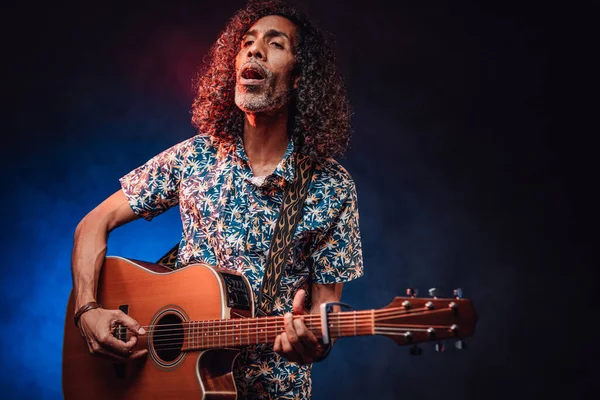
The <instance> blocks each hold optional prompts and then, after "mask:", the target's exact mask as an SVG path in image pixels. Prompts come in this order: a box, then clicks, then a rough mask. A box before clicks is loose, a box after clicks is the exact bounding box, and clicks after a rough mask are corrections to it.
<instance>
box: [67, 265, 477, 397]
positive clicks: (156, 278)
mask: <svg viewBox="0 0 600 400" xmlns="http://www.w3.org/2000/svg"><path fill="white" fill-rule="evenodd" d="M456 294H457V295H456V296H455V297H453V298H448V299H441V298H436V297H432V298H419V297H416V296H415V294H414V293H413V294H412V296H411V295H409V296H406V297H396V298H395V299H394V300H393V301H392V302H391V303H390V304H389V305H388V306H386V307H383V308H381V309H372V310H360V311H353V310H350V311H343V310H342V311H335V312H334V311H331V310H330V309H323V310H322V312H321V313H320V314H310V315H303V316H295V318H303V319H304V322H305V324H306V326H307V327H308V328H309V329H310V330H311V331H312V332H313V333H314V334H315V335H316V336H317V337H318V338H320V339H322V340H326V341H328V340H331V339H334V338H342V337H351V336H359V335H383V336H387V337H389V338H390V339H392V340H394V341H395V342H396V343H398V344H400V345H409V346H411V347H410V348H411V352H412V353H413V354H418V353H419V347H417V344H418V343H421V342H435V346H436V349H437V350H442V347H443V344H442V343H443V342H445V341H447V340H449V339H452V340H455V341H456V344H457V347H459V348H460V347H463V346H464V342H463V341H462V340H463V339H464V338H466V337H469V336H472V335H473V334H474V331H475V324H476V321H477V315H476V313H475V310H474V307H473V305H472V303H471V301H470V300H467V299H464V298H462V297H461V295H460V293H456ZM97 301H98V302H99V303H100V304H102V306H103V307H104V308H106V309H120V310H122V311H123V312H124V313H126V314H128V315H130V316H131V317H132V318H134V319H135V320H136V321H138V322H139V323H140V324H141V325H142V326H143V327H144V328H145V329H146V331H147V333H146V335H144V336H141V337H140V341H139V342H138V344H137V346H136V349H140V348H142V349H143V348H147V349H148V356H147V357H144V358H143V359H141V360H135V361H130V362H126V363H114V362H112V361H109V360H106V359H103V358H100V357H94V356H92V355H90V353H89V350H88V347H87V344H86V342H85V339H84V338H83V337H82V336H81V334H80V332H79V330H78V329H77V327H76V326H75V324H74V323H73V308H74V304H73V293H71V295H70V296H69V301H68V305H67V313H66V319H65V330H64V343H63V360H62V377H63V378H62V379H63V381H62V385H63V395H64V398H65V399H66V400H70V399H82V398H85V399H90V400H93V399H103V400H105V399H111V400H116V399H147V398H161V399H191V398H194V399H236V398H237V393H236V387H235V382H234V379H233V372H232V370H233V364H234V362H235V359H236V357H237V355H238V353H239V348H240V347H241V346H246V345H251V344H260V343H270V344H272V343H274V341H275V337H276V336H277V334H279V333H280V332H282V331H283V330H284V321H283V316H268V317H254V315H255V310H254V301H253V296H252V290H251V287H250V284H249V282H248V281H247V279H246V278H245V277H244V276H243V275H240V274H237V273H235V272H233V271H229V270H224V269H219V268H215V267H213V266H210V265H207V264H201V263H198V264H191V265H188V266H186V267H184V268H180V269H177V270H170V269H167V268H166V267H164V266H162V265H160V264H153V263H147V262H143V261H137V260H132V259H126V258H122V257H115V256H110V257H107V258H106V261H105V264H104V267H103V268H102V272H101V274H100V279H99V284H98V293H97ZM113 334H114V335H115V337H117V338H118V339H120V340H123V341H127V340H128V337H129V335H130V333H129V331H128V330H127V329H126V328H125V327H118V328H117V329H116V330H115V331H114V332H113Z"/></svg>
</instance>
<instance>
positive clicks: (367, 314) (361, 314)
mask: <svg viewBox="0 0 600 400" xmlns="http://www.w3.org/2000/svg"><path fill="white" fill-rule="evenodd" d="M374 311H375V315H376V317H377V319H382V318H395V317H397V316H403V315H413V316H418V315H424V314H426V313H438V312H447V311H448V309H446V308H443V309H436V310H429V309H427V308H418V309H412V310H403V309H392V310H374ZM371 314H372V312H371V311H367V310H364V311H357V312H356V314H355V313H354V312H351V311H347V312H342V313H334V314H329V316H328V319H329V321H333V320H338V321H339V320H340V319H345V320H350V321H353V320H354V319H355V318H357V317H358V318H368V319H372V315H371ZM282 318H283V316H276V317H267V318H264V317H260V318H239V319H238V318H234V319H211V320H198V321H182V322H179V323H174V324H154V325H143V326H142V328H144V329H146V330H148V329H152V328H155V327H157V326H160V327H167V326H174V327H178V326H180V325H182V324H190V323H203V324H210V323H213V324H225V321H250V322H249V323H255V321H258V323H264V324H270V323H273V322H276V321H279V320H281V319H282ZM294 318H296V319H297V318H302V319H304V321H305V323H306V322H307V321H306V320H308V322H309V323H310V322H314V323H318V324H320V323H321V322H320V320H321V315H320V314H306V315H294ZM358 318H357V319H358ZM315 319H316V320H317V321H313V320H315ZM263 320H264V322H262V321H263Z"/></svg>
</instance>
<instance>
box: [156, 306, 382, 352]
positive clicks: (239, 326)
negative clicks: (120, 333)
mask: <svg viewBox="0 0 600 400" xmlns="http://www.w3.org/2000/svg"><path fill="white" fill-rule="evenodd" d="M294 318H302V320H303V321H304V323H305V324H306V327H307V328H308V329H309V330H310V331H311V332H312V333H313V334H314V335H315V336H316V337H317V338H322V337H323V335H322V330H321V329H322V325H321V315H319V314H308V315H303V316H302V317H300V316H294ZM374 318H375V317H374V311H373V310H364V311H350V312H334V313H329V318H328V319H329V321H328V322H329V325H328V326H329V336H330V338H331V339H338V338H341V337H350V336H362V335H375V334H377V332H376V329H375V325H374ZM284 330H285V321H284V318H283V316H271V317H259V318H239V319H237V318H235V319H222V320H210V321H189V322H185V323H184V324H183V326H182V328H181V331H179V332H181V333H182V334H183V347H182V350H183V351H191V350H199V349H207V348H222V347H228V346H238V345H239V346H247V345H251V344H260V343H273V342H274V341H275V337H276V336H277V335H278V334H280V333H281V332H283V331H284ZM165 340H166V338H165Z"/></svg>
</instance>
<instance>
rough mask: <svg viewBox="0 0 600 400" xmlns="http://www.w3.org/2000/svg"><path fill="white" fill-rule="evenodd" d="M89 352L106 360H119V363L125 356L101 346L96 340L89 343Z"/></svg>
mask: <svg viewBox="0 0 600 400" xmlns="http://www.w3.org/2000/svg"><path fill="white" fill-rule="evenodd" d="M90 354H92V355H93V356H96V357H101V358H105V359H107V360H111V361H115V362H119V363H121V362H124V361H125V357H123V356H120V355H119V354H116V353H114V352H112V351H110V350H108V349H106V348H104V347H102V346H101V345H100V344H99V343H98V342H96V341H93V343H91V344H90Z"/></svg>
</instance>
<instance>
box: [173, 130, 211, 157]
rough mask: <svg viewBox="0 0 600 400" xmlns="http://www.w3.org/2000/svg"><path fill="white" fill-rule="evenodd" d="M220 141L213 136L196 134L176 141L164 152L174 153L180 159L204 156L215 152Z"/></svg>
mask: <svg viewBox="0 0 600 400" xmlns="http://www.w3.org/2000/svg"><path fill="white" fill-rule="evenodd" d="M220 143H221V142H220V141H219V139H217V138H214V137H213V136H210V135H205V134H196V135H194V136H192V137H190V138H188V139H185V140H182V141H180V142H178V143H176V144H175V145H173V146H172V147H171V148H169V149H167V150H166V152H167V153H171V154H173V155H176V156H177V157H178V158H181V159H197V158H205V157H206V156H210V155H213V154H216V153H217V151H218V149H219V146H220Z"/></svg>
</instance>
